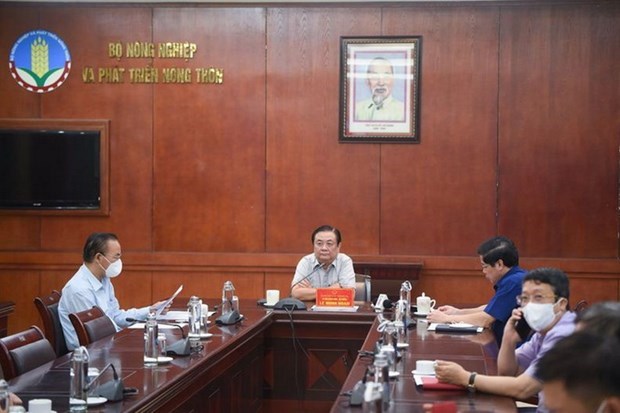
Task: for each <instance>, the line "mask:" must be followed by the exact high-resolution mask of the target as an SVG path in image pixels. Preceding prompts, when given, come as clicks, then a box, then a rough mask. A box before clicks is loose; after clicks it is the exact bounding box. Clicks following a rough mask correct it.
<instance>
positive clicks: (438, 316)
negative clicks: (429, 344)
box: [426, 309, 451, 324]
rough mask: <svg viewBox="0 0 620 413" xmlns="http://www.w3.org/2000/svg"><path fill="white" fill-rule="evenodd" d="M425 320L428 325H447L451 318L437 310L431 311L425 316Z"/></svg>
mask: <svg viewBox="0 0 620 413" xmlns="http://www.w3.org/2000/svg"><path fill="white" fill-rule="evenodd" d="M426 320H427V321H428V322H429V323H440V324H441V323H449V322H450V320H451V317H450V316H449V315H448V314H447V313H444V312H442V311H441V310H439V309H437V310H432V311H431V312H430V313H429V314H428V315H427V316H426Z"/></svg>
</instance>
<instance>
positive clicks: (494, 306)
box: [427, 236, 526, 346]
mask: <svg viewBox="0 0 620 413" xmlns="http://www.w3.org/2000/svg"><path fill="white" fill-rule="evenodd" d="M478 255H479V256H480V264H481V265H482V273H483V274H484V277H485V278H486V279H487V280H489V282H490V283H491V284H493V289H494V290H495V295H494V296H493V298H491V300H490V301H489V302H488V303H487V304H486V305H481V306H479V307H474V308H456V307H453V306H451V305H444V306H441V307H439V308H438V309H437V310H435V311H433V312H431V313H430V314H429V315H428V317H427V319H428V321H430V322H431V323H453V322H462V323H469V324H474V325H477V326H481V327H485V328H491V329H492V330H493V335H494V336H495V340H496V341H497V345H498V346H501V344H502V335H503V334H504V326H505V325H506V322H507V321H508V319H509V318H510V316H511V314H512V310H513V309H514V308H515V307H516V306H517V302H516V297H517V296H518V295H520V294H521V286H522V285H523V277H525V274H526V271H525V270H523V269H522V268H521V267H519V251H517V247H516V246H515V244H514V242H512V240H510V239H508V238H506V237H503V236H497V237H493V238H491V239H488V240H486V241H485V242H483V243H482V244H481V245H480V247H478Z"/></svg>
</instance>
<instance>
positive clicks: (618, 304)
mask: <svg viewBox="0 0 620 413" xmlns="http://www.w3.org/2000/svg"><path fill="white" fill-rule="evenodd" d="M575 323H579V324H581V326H582V328H581V331H587V332H588V333H592V334H598V335H600V336H616V338H618V339H619V340H620V301H601V302H599V303H596V304H592V305H591V306H590V307H588V308H586V309H585V310H583V311H581V312H580V313H577V317H576V318H575Z"/></svg>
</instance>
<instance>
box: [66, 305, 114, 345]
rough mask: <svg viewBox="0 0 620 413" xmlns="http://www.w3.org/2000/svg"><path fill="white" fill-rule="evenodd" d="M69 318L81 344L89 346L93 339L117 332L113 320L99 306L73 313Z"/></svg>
mask: <svg viewBox="0 0 620 413" xmlns="http://www.w3.org/2000/svg"><path fill="white" fill-rule="evenodd" d="M69 320H71V324H73V328H74V329H75V332H76V333H77V337H78V341H79V342H80V345H81V346H87V345H88V344H90V343H92V342H93V341H97V340H99V339H102V338H104V337H107V336H111V335H112V334H114V333H116V327H115V326H114V323H113V322H112V320H110V318H108V316H107V315H106V314H105V313H104V312H103V310H102V309H101V308H99V307H97V306H95V307H93V308H89V309H88V310H84V311H80V312H79V313H71V314H69Z"/></svg>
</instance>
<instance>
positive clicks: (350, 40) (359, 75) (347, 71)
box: [339, 36, 422, 143]
mask: <svg viewBox="0 0 620 413" xmlns="http://www.w3.org/2000/svg"><path fill="white" fill-rule="evenodd" d="M421 46H422V36H409V37H396V36H387V37H342V38H341V39H340V128H339V130H340V142H361V143H364V142H375V143H377V142H379V143H394V142H397V143H420V115H419V113H420V55H421Z"/></svg>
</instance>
